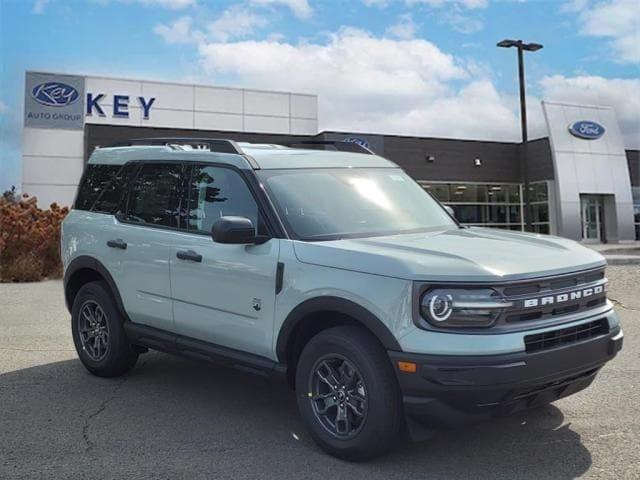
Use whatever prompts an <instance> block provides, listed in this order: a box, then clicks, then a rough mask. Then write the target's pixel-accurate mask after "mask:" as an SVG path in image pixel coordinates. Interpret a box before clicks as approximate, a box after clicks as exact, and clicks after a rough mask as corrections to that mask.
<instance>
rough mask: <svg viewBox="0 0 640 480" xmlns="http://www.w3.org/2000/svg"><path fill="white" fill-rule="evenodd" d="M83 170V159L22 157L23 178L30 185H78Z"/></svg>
mask: <svg viewBox="0 0 640 480" xmlns="http://www.w3.org/2000/svg"><path fill="white" fill-rule="evenodd" d="M82 168H83V161H82V157H38V156H31V155H25V156H23V157H22V176H23V178H24V179H25V180H24V182H25V183H30V184H51V185H76V184H77V183H78V182H79V181H80V176H81V175H82ZM27 193H29V192H27Z"/></svg>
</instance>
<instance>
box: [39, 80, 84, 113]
mask: <svg viewBox="0 0 640 480" xmlns="http://www.w3.org/2000/svg"><path fill="white" fill-rule="evenodd" d="M31 96H32V97H33V99H34V100H35V101H36V102H38V103H40V104H42V105H47V106H48V107H66V106H67V105H71V104H72V103H74V102H75V101H76V100H78V97H80V94H79V93H78V90H76V89H75V88H73V87H72V86H71V85H67V84H66V83H62V82H46V83H41V84H40V85H36V86H35V87H33V90H31Z"/></svg>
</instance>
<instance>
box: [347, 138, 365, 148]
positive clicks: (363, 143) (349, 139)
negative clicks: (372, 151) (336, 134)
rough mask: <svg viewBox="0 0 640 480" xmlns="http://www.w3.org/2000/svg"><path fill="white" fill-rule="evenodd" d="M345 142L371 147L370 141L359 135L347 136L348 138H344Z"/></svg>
mask: <svg viewBox="0 0 640 480" xmlns="http://www.w3.org/2000/svg"><path fill="white" fill-rule="evenodd" d="M343 142H351V143H357V144H358V145H360V146H361V147H364V148H370V147H369V142H367V141H366V140H363V139H361V138H358V137H347V138H345V139H344V140H343Z"/></svg>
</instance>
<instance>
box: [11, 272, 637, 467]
mask: <svg viewBox="0 0 640 480" xmlns="http://www.w3.org/2000/svg"><path fill="white" fill-rule="evenodd" d="M608 276H609V279H610V282H611V285H610V297H611V298H613V299H615V301H616V303H617V304H618V312H619V314H620V317H621V322H622V326H623V328H624V331H625V348H624V349H623V351H622V352H621V354H620V355H619V356H618V357H617V358H616V359H615V360H614V361H613V362H612V363H610V364H608V365H607V366H606V367H605V368H604V369H603V371H602V372H601V373H600V375H599V377H598V378H597V379H596V381H595V383H594V384H593V385H592V386H591V387H590V388H589V389H587V390H585V391H583V392H580V393H578V394H577V395H575V396H573V397H569V398H566V399H563V400H560V401H558V402H556V403H555V404H553V405H550V406H547V407H544V408H541V409H538V410H534V411H530V412H525V413H521V414H518V415H516V416H513V417H509V418H504V419H499V420H495V421H492V422H488V423H481V424H478V425H474V426H471V427H466V428H464V429H460V430H455V431H446V432H441V433H439V434H438V435H437V436H436V437H435V438H434V439H432V440H430V441H427V442H423V443H419V444H410V443H407V444H404V445H402V446H401V448H399V449H398V451H397V452H395V453H393V454H392V455H390V456H387V457H385V458H382V459H379V460H375V461H372V462H369V463H362V464H352V463H347V462H343V461H340V460H336V459H334V458H331V457H329V456H327V455H325V454H324V453H322V452H321V451H320V450H319V449H318V448H317V447H316V446H315V445H314V443H313V442H312V441H311V439H310V438H309V437H308V435H307V434H306V433H305V431H304V429H303V427H302V424H301V422H300V419H299V418H298V413H297V410H296V406H295V399H294V396H293V394H292V392H290V391H289V390H288V389H287V387H286V386H284V385H283V384H281V383H278V382H272V381H268V380H265V379H263V378H260V377H254V376H251V375H249V374H244V373H240V372H237V371H234V370H227V369H224V368H220V367H215V366H210V365H200V364H197V363H193V362H191V361H188V360H183V359H180V358H175V357H170V356H167V355H164V354H160V353H149V354H146V355H143V356H142V357H140V360H139V362H138V365H137V367H136V368H135V369H134V370H133V371H132V372H131V373H130V374H129V375H127V376H126V377H123V378H119V379H100V378H96V377H92V376H91V375H89V374H88V373H87V372H86V371H85V370H84V368H83V367H82V365H81V364H80V362H79V361H78V360H77V358H76V354H75V351H74V349H73V343H72V340H71V336H70V327H69V314H68V312H67V311H66V309H65V307H64V304H63V299H62V284H61V282H59V281H47V282H43V283H36V284H0V478H2V479H13V478H39V479H40V478H55V479H67V478H87V479H102V478H105V479H106V478H167V479H175V478H210V479H245V478H259V479H271V478H274V479H282V478H304V479H314V478H322V479H325V480H326V479H327V478H331V479H343V478H344V479H346V478H349V479H357V478H366V479H367V480H373V479H378V478H379V479H385V480H387V479H413V478H420V479H426V478H428V479H439V478H473V479H485V478H503V479H509V480H513V479H520V478H535V479H537V480H539V479H551V478H575V477H585V478H611V479H613V478H616V479H621V478H629V479H630V478H635V479H637V478H640V449H639V448H638V447H639V446H640V268H638V266H637V265H636V266H629V267H611V268H610V269H609V271H608Z"/></svg>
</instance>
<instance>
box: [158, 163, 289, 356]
mask: <svg viewBox="0 0 640 480" xmlns="http://www.w3.org/2000/svg"><path fill="white" fill-rule="evenodd" d="M187 197H188V205H187V208H186V210H187V211H188V214H187V219H186V225H185V227H186V231H184V232H183V233H181V234H180V235H177V236H175V237H173V241H174V243H173V245H172V247H171V254H170V265H171V286H172V292H173V298H174V307H173V308H174V316H175V326H176V331H177V332H178V333H180V334H182V335H185V336H188V337H192V338H197V339H200V340H204V341H207V342H210V343H215V344H217V345H222V346H226V347H229V348H233V349H237V350H242V351H244V352H249V353H254V354H256V355H261V356H265V357H270V356H272V348H271V347H272V339H273V316H274V311H275V305H274V304H275V295H276V294H275V278H276V269H277V264H278V254H279V240H278V239H271V240H269V241H267V242H266V243H263V244H262V245H223V244H219V243H214V242H213V240H212V238H211V227H212V225H213V224H214V222H215V221H216V220H217V219H219V218H220V217H222V216H228V215H236V216H242V217H247V218H249V219H251V221H252V222H253V224H254V225H255V226H256V228H257V230H258V233H260V234H268V233H269V232H268V231H267V227H266V224H265V222H264V221H263V216H262V214H261V212H260V209H259V207H258V204H257V202H256V200H255V198H254V196H253V195H252V193H251V191H250V189H249V187H248V185H247V183H246V182H245V180H244V178H243V176H242V174H241V173H240V172H239V171H238V170H235V169H232V168H228V167H225V166H215V165H194V166H193V167H191V174H190V180H189V182H188V184H187Z"/></svg>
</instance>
